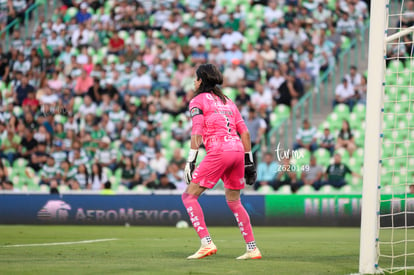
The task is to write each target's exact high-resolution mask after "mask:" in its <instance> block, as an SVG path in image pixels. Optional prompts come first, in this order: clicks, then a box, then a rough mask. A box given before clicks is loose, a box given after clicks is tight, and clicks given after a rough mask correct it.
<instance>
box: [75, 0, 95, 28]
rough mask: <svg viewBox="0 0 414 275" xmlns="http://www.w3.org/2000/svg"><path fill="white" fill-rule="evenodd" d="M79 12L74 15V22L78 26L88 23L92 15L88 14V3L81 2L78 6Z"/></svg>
mask: <svg viewBox="0 0 414 275" xmlns="http://www.w3.org/2000/svg"><path fill="white" fill-rule="evenodd" d="M79 7H80V10H79V11H78V13H77V14H76V17H75V18H76V22H78V23H79V24H83V23H86V22H88V21H89V20H90V19H91V18H92V15H91V14H90V13H89V12H88V8H89V6H88V3H87V2H83V3H81V4H80V6H79Z"/></svg>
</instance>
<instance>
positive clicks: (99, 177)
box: [91, 163, 108, 190]
mask: <svg viewBox="0 0 414 275" xmlns="http://www.w3.org/2000/svg"><path fill="white" fill-rule="evenodd" d="M107 181H108V178H107V176H106V174H105V170H104V169H103V168H102V166H101V165H100V164H99V163H94V164H92V168H91V189H92V190H102V189H103V186H104V184H105V182H107Z"/></svg>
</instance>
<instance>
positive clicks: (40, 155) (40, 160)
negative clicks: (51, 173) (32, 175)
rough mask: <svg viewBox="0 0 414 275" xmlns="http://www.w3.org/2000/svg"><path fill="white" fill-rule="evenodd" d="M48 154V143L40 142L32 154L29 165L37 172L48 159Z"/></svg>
mask: <svg viewBox="0 0 414 275" xmlns="http://www.w3.org/2000/svg"><path fill="white" fill-rule="evenodd" d="M47 157H48V154H47V153H46V144H45V143H38V144H37V147H36V150H35V151H34V153H33V154H32V155H31V156H30V162H29V166H30V167H32V168H33V169H34V170H35V171H36V172H39V171H40V169H41V168H42V167H43V165H44V164H45V163H46V161H47Z"/></svg>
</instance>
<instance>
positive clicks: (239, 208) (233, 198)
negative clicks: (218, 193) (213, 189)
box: [223, 152, 262, 260]
mask: <svg viewBox="0 0 414 275" xmlns="http://www.w3.org/2000/svg"><path fill="white" fill-rule="evenodd" d="M238 153H239V152H234V153H233V152H232V154H228V155H227V158H228V159H229V160H228V161H230V162H232V165H229V166H227V167H229V168H228V169H226V171H225V173H224V175H223V181H224V187H225V192H226V201H227V205H228V206H229V208H230V210H231V211H232V212H233V214H234V217H235V218H236V221H237V225H238V226H239V228H240V232H241V234H242V236H243V238H244V240H245V242H246V248H247V252H246V253H245V254H243V255H242V256H240V257H238V258H237V259H240V260H242V259H243V260H246V259H260V258H261V257H262V255H261V254H260V251H259V249H258V248H257V247H256V242H255V239H254V235H253V229H252V225H251V223H250V217H249V214H248V213H247V211H246V209H245V208H244V206H243V205H242V204H241V201H240V189H243V188H244V152H241V154H240V156H237V154H238ZM232 157H233V160H231V158H232Z"/></svg>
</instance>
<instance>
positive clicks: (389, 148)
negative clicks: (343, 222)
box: [360, 0, 414, 274]
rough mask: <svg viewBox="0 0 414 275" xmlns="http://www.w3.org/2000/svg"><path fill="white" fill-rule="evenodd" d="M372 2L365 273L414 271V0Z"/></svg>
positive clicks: (362, 265)
mask: <svg viewBox="0 0 414 275" xmlns="http://www.w3.org/2000/svg"><path fill="white" fill-rule="evenodd" d="M373 2H374V3H372V5H373V7H372V9H371V16H372V17H371V31H372V32H375V33H377V36H376V34H375V33H371V34H370V53H369V54H370V56H369V66H368V82H370V81H371V83H369V84H368V95H369V96H368V99H367V125H370V124H371V126H369V127H367V129H366V131H367V134H366V140H365V149H366V150H365V152H366V155H365V159H364V188H363V205H362V220H361V249H360V273H363V274H365V273H369V274H373V273H390V274H391V273H398V274H414V271H412V270H414V195H413V194H414V58H413V51H414V48H413V45H414V26H413V23H414V2H412V1H410V0H400V1H387V0H376V1H373ZM376 5H378V6H377V7H375V6H376ZM379 6H382V7H379ZM374 13H375V14H374ZM377 20H379V21H377ZM374 28H376V30H374ZM378 29H380V30H378ZM380 32H382V34H381V33H380ZM381 36H382V37H381ZM380 40H381V41H380ZM375 46H376V47H379V48H380V49H375V50H374V48H375ZM371 51H373V52H371ZM380 52H381V53H380ZM374 55H375V56H374ZM374 65H375V66H374ZM371 78H372V79H371ZM373 81H375V82H377V81H378V83H376V84H373V83H372V82H373ZM370 84H371V85H370ZM375 116H376V117H375ZM374 151H376V152H375V153H374ZM369 153H371V154H369ZM367 154H369V155H367ZM374 211H375V214H374V213H373V212H374ZM368 223H372V224H368ZM368 238H372V239H368ZM368 245H369V246H373V247H374V248H375V249H372V247H364V246H368ZM364 253H366V254H365V255H363V254H364ZM410 270H411V271H410Z"/></svg>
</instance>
